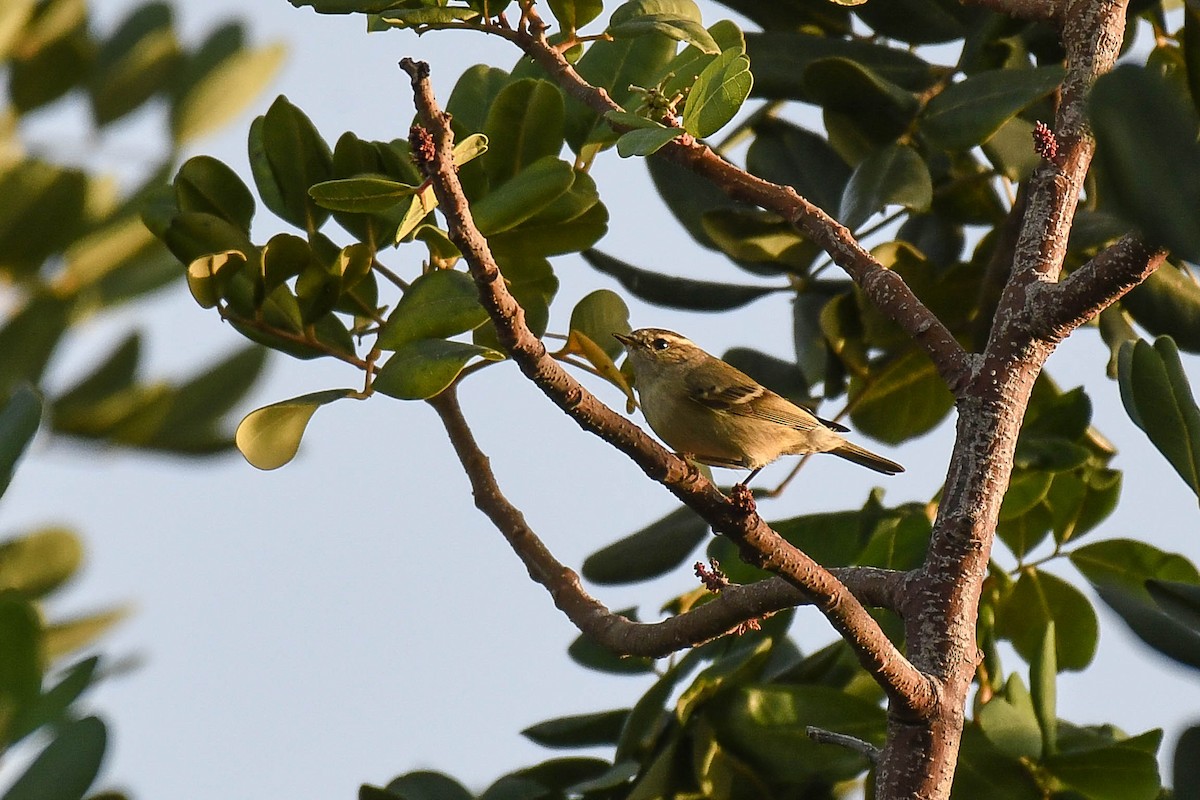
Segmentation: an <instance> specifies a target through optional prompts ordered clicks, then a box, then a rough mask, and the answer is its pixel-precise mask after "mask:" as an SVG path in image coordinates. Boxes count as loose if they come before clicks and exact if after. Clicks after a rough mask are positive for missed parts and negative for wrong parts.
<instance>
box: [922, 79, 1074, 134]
mask: <svg viewBox="0 0 1200 800" xmlns="http://www.w3.org/2000/svg"><path fill="white" fill-rule="evenodd" d="M1063 74H1064V72H1063V68H1062V67H1060V66H1057V65H1055V66H1048V67H1035V68H1033V69H997V70H989V71H987V72H977V73H975V74H973V75H969V76H967V78H966V79H965V80H962V81H960V82H958V83H952V84H950V85H949V86H947V87H946V88H945V89H944V90H943V91H941V92H940V93H939V94H937V95H936V96H935V97H934V98H933V99H932V100H930V101H929V104H928V105H927V106H926V107H925V111H924V113H923V114H922V115H921V130H922V131H923V132H924V133H925V135H926V136H928V137H929V138H930V139H931V140H932V141H933V143H934V144H936V145H937V146H939V147H943V148H945V149H947V150H968V149H970V148H972V147H974V146H975V145H977V144H982V143H983V142H985V141H987V140H988V139H989V138H990V137H991V136H992V135H993V134H995V133H996V131H998V130H1000V128H1001V126H1003V125H1004V123H1005V122H1007V121H1008V120H1009V119H1011V118H1012V117H1014V116H1016V114H1017V112H1019V111H1021V109H1023V108H1025V107H1026V106H1028V105H1030V104H1031V103H1033V102H1034V101H1036V100H1039V99H1041V98H1042V97H1045V96H1046V95H1047V94H1049V93H1050V92H1052V91H1054V89H1055V87H1057V86H1058V85H1059V84H1060V83H1061V82H1062V79H1063ZM1026 146H1027V147H1028V148H1029V149H1030V150H1032V144H1031V143H1030V142H1029V140H1026Z"/></svg>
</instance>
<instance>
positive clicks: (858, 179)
mask: <svg viewBox="0 0 1200 800" xmlns="http://www.w3.org/2000/svg"><path fill="white" fill-rule="evenodd" d="M932 201H933V182H932V179H931V178H930V177H929V168H928V167H927V166H926V165H925V161H924V160H923V159H922V158H921V156H920V155H918V154H917V151H916V150H913V149H912V148H911V147H909V146H907V145H900V144H894V145H890V146H888V147H885V148H883V149H882V150H879V151H877V152H876V153H874V154H873V155H871V156H870V157H869V158H867V159H866V160H865V161H863V162H862V163H861V164H859V165H858V166H857V167H855V168H854V173H853V174H852V175H851V176H850V181H849V182H848V183H847V184H846V189H845V192H844V193H843V194H842V202H841V207H840V209H839V211H838V219H839V220H840V221H841V222H842V224H844V225H846V226H847V227H849V228H851V229H855V228H857V227H858V226H860V225H862V223H864V222H866V221H867V219H868V218H869V217H870V216H871V215H872V214H874V213H876V212H878V211H882V210H883V208H884V207H885V206H888V205H901V206H904V207H905V208H907V209H909V210H911V211H918V212H921V211H926V210H928V208H929V204H930V203H931V202H932Z"/></svg>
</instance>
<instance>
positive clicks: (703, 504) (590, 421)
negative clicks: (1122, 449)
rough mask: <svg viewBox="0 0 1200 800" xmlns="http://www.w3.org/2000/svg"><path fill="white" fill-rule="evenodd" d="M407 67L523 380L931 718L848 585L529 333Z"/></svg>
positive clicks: (413, 68) (435, 176)
mask: <svg viewBox="0 0 1200 800" xmlns="http://www.w3.org/2000/svg"><path fill="white" fill-rule="evenodd" d="M400 65H401V67H402V68H403V69H404V70H405V71H406V72H407V73H408V74H409V76H410V77H411V78H412V85H413V92H414V96H415V103H416V106H417V113H418V115H419V117H420V118H421V119H422V121H423V122H424V124H425V125H426V126H427V127H428V130H425V129H424V128H421V127H419V126H414V127H413V130H412V138H413V142H412V145H413V147H412V152H413V158H414V159H415V160H416V162H417V165H418V167H419V168H420V169H421V170H422V171H423V172H424V173H425V174H426V175H427V176H428V178H429V180H430V182H431V184H432V186H433V190H434V194H435V195H436V196H437V198H438V203H439V205H440V208H441V210H442V213H443V214H444V215H445V218H446V223H447V228H448V229H449V235H450V239H451V240H452V241H453V242H454V243H455V245H456V246H457V247H458V249H459V251H460V252H461V253H462V254H463V258H464V259H465V260H466V262H467V265H468V267H469V269H470V272H471V276H472V277H473V278H474V280H475V284H476V287H477V288H478V289H479V294H480V303H481V304H482V305H483V307H484V309H485V310H486V311H487V312H488V315H489V317H490V318H491V320H492V323H493V324H494V325H495V327H496V332H497V337H498V339H499V341H500V343H501V345H502V346H503V347H504V349H505V350H506V351H507V352H508V353H509V354H510V355H511V356H512V358H513V361H514V362H516V364H517V366H518V367H519V368H520V370H521V371H522V373H524V374H525V375H526V377H528V378H529V379H530V380H531V381H533V383H534V384H535V385H536V386H537V387H538V388H539V389H541V390H542V392H543V393H544V394H545V395H546V396H547V397H549V398H550V399H551V401H553V402H554V403H555V404H556V405H558V406H559V408H561V409H562V410H563V411H564V412H566V413H567V414H568V416H570V417H571V418H572V419H574V420H575V422H576V423H577V424H579V425H580V427H582V428H584V429H585V430H587V431H589V432H591V433H593V434H595V435H597V436H600V437H601V438H603V439H604V440H605V441H607V442H609V443H610V444H612V445H613V446H614V447H616V448H617V449H618V450H620V451H622V452H623V453H625V454H626V455H628V456H629V457H630V458H631V459H633V461H634V462H635V463H636V464H637V465H638V466H639V467H641V468H642V470H643V471H644V472H645V473H646V474H647V475H648V476H649V477H650V478H652V479H654V480H656V481H658V482H660V483H662V484H663V485H664V486H666V487H667V488H668V489H669V490H670V491H671V492H672V493H673V494H674V495H675V496H676V497H678V498H679V499H680V500H682V501H683V502H684V503H686V504H687V505H688V506H690V507H691V508H693V509H694V510H695V511H696V512H697V513H699V514H700V515H701V516H702V517H703V518H704V519H705V520H707V521H708V522H709V523H710V524H711V525H712V526H713V530H714V531H716V532H717V533H720V534H724V535H726V536H729V537H730V539H731V540H733V541H734V542H735V543H737V545H738V548H739V550H740V552H741V554H742V557H743V558H744V559H746V560H747V561H748V562H749V563H751V564H754V565H755V566H758V567H761V568H763V569H767V570H769V571H771V572H774V573H775V574H777V575H780V576H781V577H783V578H784V579H785V580H787V581H788V582H789V583H791V584H792V585H793V586H795V587H796V588H797V589H799V590H800V591H801V592H802V593H803V594H804V595H805V596H807V597H810V598H811V599H812V602H813V604H814V605H816V606H818V607H819V608H820V609H821V611H822V613H824V614H825V616H826V618H827V619H828V620H829V621H830V623H831V624H832V625H833V627H834V628H835V629H836V630H837V631H838V632H839V633H840V634H841V635H842V637H843V638H845V639H846V641H847V642H849V643H850V645H851V646H852V647H853V649H854V651H855V653H856V654H857V655H858V658H859V661H860V662H861V663H862V665H863V666H864V668H865V669H867V671H868V672H869V673H870V674H871V675H872V676H873V677H874V678H875V679H876V680H877V681H878V682H879V683H880V685H881V686H882V687H883V688H884V690H885V692H887V694H888V696H889V699H890V700H891V701H892V703H893V705H894V707H895V708H897V709H898V710H900V711H901V712H902V713H906V714H909V715H913V716H922V715H925V714H927V713H929V712H930V711H931V710H932V708H933V707H934V706H935V704H936V701H937V697H938V687H937V684H936V683H935V682H934V681H933V680H932V679H931V678H929V676H926V675H924V674H922V673H921V672H920V671H918V670H917V669H916V668H915V667H913V666H912V664H910V663H909V662H908V660H907V659H906V658H905V657H904V656H903V654H901V653H900V651H899V650H897V649H896V646H895V645H894V644H892V642H891V641H890V640H889V639H888V638H887V636H886V635H885V634H884V633H883V631H882V629H880V627H879V624H878V623H877V622H876V621H875V619H874V618H873V617H872V616H871V615H870V614H869V613H868V612H867V610H866V609H865V608H864V607H863V605H862V604H861V603H860V602H858V600H857V599H856V598H855V597H854V595H853V594H851V593H850V591H849V590H848V589H847V588H846V586H845V585H844V584H842V583H841V582H840V581H839V580H838V579H837V578H836V577H834V576H833V575H832V574H830V572H829V571H828V570H826V569H824V568H823V567H822V566H821V565H820V564H818V563H816V562H815V561H813V560H812V559H811V558H809V556H808V555H806V554H805V553H803V552H801V551H800V550H798V549H796V548H795V547H794V546H792V545H791V544H790V543H789V542H788V541H787V540H785V539H784V538H783V537H781V536H780V535H779V534H778V533H776V532H775V531H774V530H772V529H771V527H770V526H769V525H767V523H766V522H764V521H763V519H762V518H761V517H760V516H759V515H758V514H757V513H755V512H754V511H753V509H751V508H748V507H747V506H746V505H745V504H739V503H735V502H731V501H730V499H729V498H727V497H725V495H723V494H721V492H720V491H718V490H717V488H716V487H715V486H713V485H712V484H711V483H710V482H709V481H708V480H706V479H705V478H704V477H703V476H702V475H701V474H700V472H699V471H698V470H697V469H696V468H695V467H694V466H692V465H691V464H688V463H687V462H686V461H684V460H683V459H681V458H679V457H678V456H676V455H674V454H673V453H670V452H668V451H667V450H666V449H665V448H663V447H662V446H661V445H659V444H658V443H657V442H655V441H654V440H652V439H651V438H650V437H649V436H647V435H646V434H645V433H643V432H642V431H641V430H640V429H639V428H638V427H637V426H636V425H633V424H632V423H631V422H629V421H628V420H626V419H625V418H624V417H621V416H620V415H619V414H617V413H616V412H614V411H613V410H612V409H610V408H608V407H607V406H605V405H604V404H603V403H601V402H600V401H599V400H598V399H597V398H596V397H594V396H593V395H592V394H591V393H590V392H588V391H587V389H585V388H584V387H583V386H582V385H580V384H579V383H578V382H577V381H576V380H575V379H574V378H572V377H571V375H570V374H568V373H567V372H566V371H565V370H564V369H563V368H562V367H561V366H560V365H559V364H558V363H557V362H555V361H554V359H552V358H550V357H549V356H548V355H547V353H546V348H545V347H544V346H543V345H542V342H541V341H540V340H539V339H538V338H537V337H536V336H535V335H534V334H533V332H532V331H530V330H529V327H528V326H527V325H526V324H525V312H524V310H523V309H522V308H521V306H520V304H519V303H517V301H516V299H515V298H513V296H512V294H511V293H510V292H509V290H508V287H507V286H506V285H505V283H504V279H503V276H502V275H501V274H500V269H499V267H498V266H497V264H496V261H495V259H494V258H493V257H492V254H491V251H490V249H489V248H488V246H487V241H486V240H485V239H484V237H483V235H482V234H480V233H479V230H478V228H476V227H475V223H474V221H473V219H472V217H471V211H470V208H469V207H468V204H467V200H466V197H465V196H464V195H463V192H462V186H461V185H460V184H459V182H458V176H457V173H456V171H455V167H454V163H453V156H452V150H453V143H454V135H453V133H452V131H451V130H450V125H449V121H448V118H447V115H446V114H444V113H443V112H442V111H441V110H440V108H439V107H438V105H437V101H436V100H435V99H434V96H433V91H432V89H431V87H430V85H429V66H428V65H427V64H424V63H420V62H414V61H412V60H410V59H404V60H403V61H401V62H400ZM955 346H957V343H956V345H955Z"/></svg>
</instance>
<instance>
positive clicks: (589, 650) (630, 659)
mask: <svg viewBox="0 0 1200 800" xmlns="http://www.w3.org/2000/svg"><path fill="white" fill-rule="evenodd" d="M613 613H615V614H617V615H618V616H622V617H625V618H627V619H630V620H633V621H635V622H636V621H637V614H636V613H635V612H634V610H633V609H624V610H622V611H615V612H613ZM567 655H568V656H570V657H571V660H572V661H574V662H575V663H576V664H578V665H580V666H581V667H587V668H588V669H592V670H596V671H597V672H607V673H610V674H614V675H642V674H645V673H648V672H653V671H654V659H652V658H646V657H644V656H623V655H618V654H617V653H614V652H613V651H612V650H610V649H609V648H607V647H605V646H603V645H601V644H599V643H598V642H596V641H595V640H594V639H592V638H591V637H589V636H587V635H586V634H582V633H581V634H580V635H579V636H577V637H575V640H574V641H573V642H571V645H570V647H568V648H567ZM652 691H653V690H652Z"/></svg>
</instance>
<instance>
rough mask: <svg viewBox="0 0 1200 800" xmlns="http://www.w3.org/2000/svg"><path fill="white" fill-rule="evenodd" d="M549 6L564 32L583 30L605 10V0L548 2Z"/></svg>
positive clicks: (556, 0)
mask: <svg viewBox="0 0 1200 800" xmlns="http://www.w3.org/2000/svg"><path fill="white" fill-rule="evenodd" d="M548 4H549V6H550V13H552V14H553V15H554V18H555V19H556V20H558V24H559V25H560V26H561V27H562V29H563V30H564V31H573V30H577V29H579V28H582V27H583V26H584V25H587V24H588V23H589V22H591V21H592V20H594V19H595V18H596V17H598V16H600V12H601V11H603V10H604V2H603V0H548Z"/></svg>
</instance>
